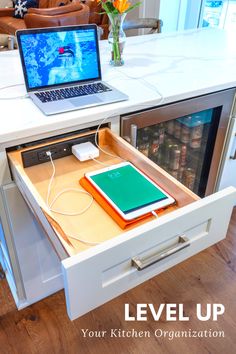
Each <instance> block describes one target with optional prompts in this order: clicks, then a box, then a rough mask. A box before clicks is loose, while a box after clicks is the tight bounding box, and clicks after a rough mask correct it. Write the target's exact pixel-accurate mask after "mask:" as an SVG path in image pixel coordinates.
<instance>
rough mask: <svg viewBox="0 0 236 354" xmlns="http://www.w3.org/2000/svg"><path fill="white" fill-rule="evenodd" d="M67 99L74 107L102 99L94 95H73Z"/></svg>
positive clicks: (98, 101)
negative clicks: (73, 96)
mask: <svg viewBox="0 0 236 354" xmlns="http://www.w3.org/2000/svg"><path fill="white" fill-rule="evenodd" d="M69 101H70V103H72V104H73V105H74V106H76V107H79V106H85V105H89V104H93V103H100V102H102V100H100V99H99V98H98V97H95V96H82V97H75V98H72V99H70V100H69Z"/></svg>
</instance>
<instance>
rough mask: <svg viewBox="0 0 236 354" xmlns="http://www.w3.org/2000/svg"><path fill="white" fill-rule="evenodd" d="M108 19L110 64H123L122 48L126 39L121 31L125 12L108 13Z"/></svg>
mask: <svg viewBox="0 0 236 354" xmlns="http://www.w3.org/2000/svg"><path fill="white" fill-rule="evenodd" d="M108 16H109V20H110V32H109V35H108V42H109V44H110V47H111V60H110V64H111V65H113V66H121V65H124V60H123V49H124V45H125V41H126V35H125V32H124V31H123V22H124V19H125V16H126V13H123V14H112V13H110V14H108Z"/></svg>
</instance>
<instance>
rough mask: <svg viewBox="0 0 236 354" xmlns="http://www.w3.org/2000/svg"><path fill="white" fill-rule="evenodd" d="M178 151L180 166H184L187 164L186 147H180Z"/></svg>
mask: <svg viewBox="0 0 236 354" xmlns="http://www.w3.org/2000/svg"><path fill="white" fill-rule="evenodd" d="M180 151H181V153H180V166H185V165H186V163H187V146H186V145H182V146H181V150H180Z"/></svg>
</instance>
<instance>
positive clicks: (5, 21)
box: [0, 0, 89, 35]
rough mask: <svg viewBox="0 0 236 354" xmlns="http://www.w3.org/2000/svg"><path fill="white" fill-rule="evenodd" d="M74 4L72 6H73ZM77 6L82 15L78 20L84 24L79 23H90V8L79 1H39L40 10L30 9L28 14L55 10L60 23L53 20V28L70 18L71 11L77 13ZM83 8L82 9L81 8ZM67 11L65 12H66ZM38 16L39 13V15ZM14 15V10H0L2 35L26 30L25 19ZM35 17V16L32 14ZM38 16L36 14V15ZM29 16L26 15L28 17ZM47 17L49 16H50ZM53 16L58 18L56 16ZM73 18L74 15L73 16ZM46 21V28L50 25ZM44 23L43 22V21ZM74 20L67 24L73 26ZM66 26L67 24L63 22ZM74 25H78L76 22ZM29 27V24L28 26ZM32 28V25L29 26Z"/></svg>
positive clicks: (69, 20)
mask: <svg viewBox="0 0 236 354" xmlns="http://www.w3.org/2000/svg"><path fill="white" fill-rule="evenodd" d="M71 2H72V4H71ZM62 3H63V4H65V6H59V5H60V4H62ZM68 6H73V7H71V8H70V9H68ZM74 6H77V7H76V9H77V10H78V6H79V7H80V10H78V11H79V12H80V13H79V14H76V16H78V17H77V19H78V18H79V19H80V20H81V21H83V22H78V23H88V16H89V15H88V8H87V7H86V6H84V4H80V1H79V0H72V1H71V0H39V8H37V9H29V10H28V12H31V10H36V12H37V11H48V10H49V9H50V10H51V8H54V11H55V12H56V14H57V16H58V18H59V19H58V22H57V24H56V20H55V17H54V19H51V20H52V22H51V23H53V24H51V26H55V25H58V24H59V21H62V17H63V16H65V17H70V15H69V12H70V11H69V10H72V13H73V12H75V7H74ZM81 6H82V7H81ZM55 8H56V9H55ZM64 9H65V10H64ZM62 11H65V15H63V14H62ZM37 14H38V13H37ZM13 15H14V9H13V8H2V9H0V33H5V34H11V35H15V32H16V30H18V29H25V28H26V24H25V20H24V19H18V18H15V17H13ZM32 15H33V14H32ZM35 15H36V13H35ZM26 16H27V15H25V17H26ZM45 16H49V15H48V14H47V15H46V13H45ZM52 16H56V15H55V14H54V15H52ZM71 16H72V15H71ZM45 20H46V19H44V22H42V25H41V26H43V23H44V27H45V26H46V25H47V26H48V24H46V22H45ZM42 21H43V20H42ZM71 21H72V18H70V19H68V22H67V23H66V24H72V22H71ZM62 23H63V24H65V22H62ZM73 24H76V23H75V22H74V23H73ZM28 25H29V24H28ZM29 26H30V25H29Z"/></svg>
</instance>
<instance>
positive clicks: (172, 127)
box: [167, 119, 175, 135]
mask: <svg viewBox="0 0 236 354" xmlns="http://www.w3.org/2000/svg"><path fill="white" fill-rule="evenodd" d="M174 130H175V121H174V120H173V119H172V120H169V121H168V122H167V133H168V134H169V135H173V134H174Z"/></svg>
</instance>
